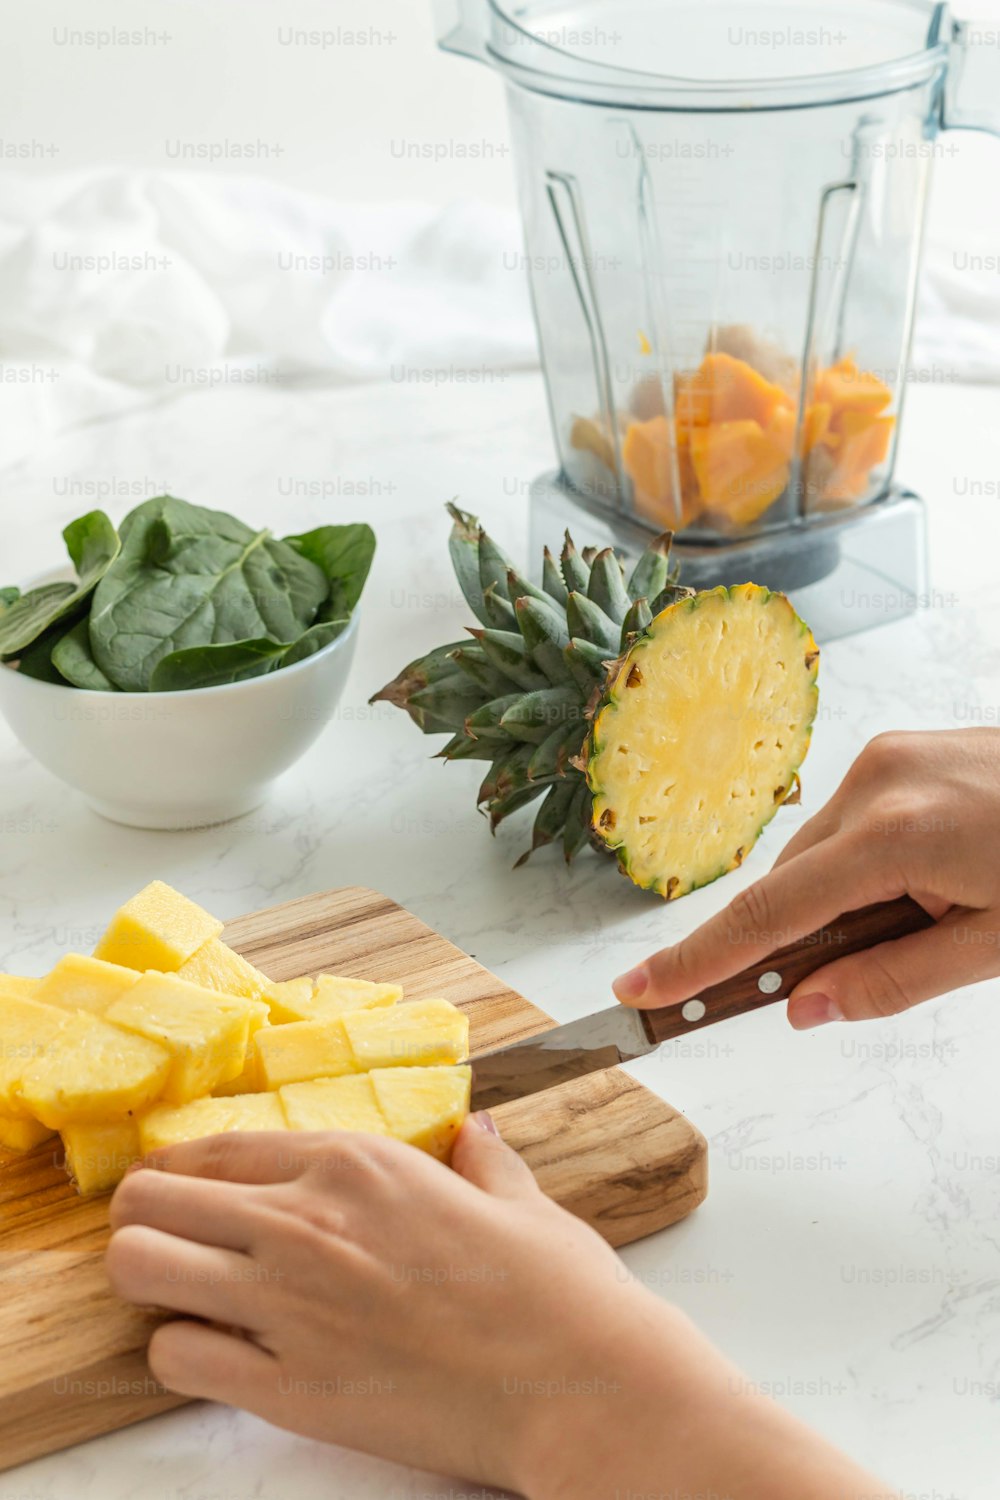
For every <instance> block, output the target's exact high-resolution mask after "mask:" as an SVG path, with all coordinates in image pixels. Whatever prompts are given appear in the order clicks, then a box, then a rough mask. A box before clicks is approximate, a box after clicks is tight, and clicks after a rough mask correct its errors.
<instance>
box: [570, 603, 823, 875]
mask: <svg viewBox="0 0 1000 1500" xmlns="http://www.w3.org/2000/svg"><path fill="white" fill-rule="evenodd" d="M818 657H819V652H818V651H817V648H816V643H815V641H814V640H813V637H812V635H811V633H810V631H809V629H808V627H807V626H806V625H805V624H803V622H802V621H801V620H800V619H799V617H798V615H797V614H796V613H795V611H794V609H793V608H792V606H791V604H790V603H789V602H788V600H787V599H786V598H785V597H784V595H783V594H775V593H770V592H769V591H768V590H767V589H763V588H759V587H757V586H756V585H755V584H741V585H738V586H734V587H733V588H730V589H725V588H718V589H713V590H711V591H710V592H707V593H703V594H697V595H695V596H694V598H691V599H683V600H681V601H680V602H678V603H676V604H673V605H670V606H669V607H668V608H667V609H665V610H663V611H662V612H661V613H660V614H659V615H658V616H657V617H656V619H655V620H654V621H653V622H652V624H651V625H650V626H649V628H648V630H647V631H646V632H645V634H644V635H642V636H641V637H640V638H639V640H638V641H637V642H636V643H635V645H633V646H632V648H631V649H630V650H629V651H628V652H627V653H626V655H625V656H624V657H623V658H622V660H621V662H620V663H618V664H617V666H616V668H615V671H614V674H613V676H612V678H611V679H610V681H609V683H608V685H607V687H606V689H605V693H604V697H603V701H602V702H601V704H600V706H599V707H598V709H597V712H596V714H595V718H594V728H593V736H592V746H591V749H590V752H589V758H588V762H587V779H588V782H589V785H590V789H591V791H592V793H593V797H594V806H593V829H594V833H595V834H596V836H597V837H598V838H599V839H600V840H602V841H603V842H604V843H605V844H606V845H607V846H608V848H610V849H612V850H614V852H615V854H616V855H617V857H618V863H619V865H620V866H621V869H622V870H623V872H624V873H625V874H627V875H628V876H629V877H630V879H632V880H633V881H635V883H636V884H637V885H639V886H642V887H644V888H645V889H648V890H654V891H656V892H658V893H659V894H660V895H661V896H665V897H667V898H668V899H674V898H676V897H679V896H684V895H687V894H688V892H690V891H693V890H696V889H697V888H698V887H699V886H703V885H707V884H708V883H709V882H710V881H712V880H715V879H716V878H717V877H718V876H720V875H724V874H725V873H726V872H727V871H729V870H732V869H734V868H735V867H736V866H737V865H739V864H741V863H742V861H743V859H744V858H745V856H746V855H747V854H749V852H750V850H751V848H752V847H753V845H754V843H755V842H756V841H757V838H758V837H759V835H760V833H761V831H762V829H763V828H764V827H765V825H766V824H767V823H768V822H770V820H771V818H772V817H773V816H774V814H775V813H776V812H777V810H778V808H779V807H780V806H781V805H782V804H783V803H785V802H788V801H790V800H793V799H794V798H795V797H796V796H797V793H798V775H797V773H798V769H799V767H800V765H801V764H802V761H803V760H804V759H805V756H806V753H807V751H808V749H809V740H810V734H811V730H812V723H813V719H814V717H815V714H816V707H817V697H818V689H817V685H816V675H817V662H818Z"/></svg>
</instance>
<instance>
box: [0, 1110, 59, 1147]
mask: <svg viewBox="0 0 1000 1500" xmlns="http://www.w3.org/2000/svg"><path fill="white" fill-rule="evenodd" d="M52 1134H53V1132H52V1131H51V1130H50V1129H49V1128H48V1126H47V1125H42V1124H41V1123H40V1122H39V1121H38V1120H29V1119H28V1117H27V1116H25V1118H24V1119H23V1120H19V1119H18V1118H17V1117H16V1116H15V1115H0V1146H5V1147H6V1148H7V1150H8V1151H33V1150H34V1148H35V1147H36V1146H40V1145H41V1144H42V1142H43V1141H48V1140H51V1138H52Z"/></svg>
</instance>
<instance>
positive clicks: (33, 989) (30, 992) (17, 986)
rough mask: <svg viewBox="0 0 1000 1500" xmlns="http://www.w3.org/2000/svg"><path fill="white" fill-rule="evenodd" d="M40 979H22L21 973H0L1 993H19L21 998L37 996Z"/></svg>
mask: <svg viewBox="0 0 1000 1500" xmlns="http://www.w3.org/2000/svg"><path fill="white" fill-rule="evenodd" d="M41 982H42V981H41V980H40V979H22V977H21V976H20V974H0V995H17V996H18V997H19V998H20V999H21V1000H34V999H35V998H36V994H37V990H38V986H39V985H40V984H41Z"/></svg>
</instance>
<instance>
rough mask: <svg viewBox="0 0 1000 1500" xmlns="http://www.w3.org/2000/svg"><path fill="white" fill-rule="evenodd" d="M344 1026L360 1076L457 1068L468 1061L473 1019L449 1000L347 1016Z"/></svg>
mask: <svg viewBox="0 0 1000 1500" xmlns="http://www.w3.org/2000/svg"><path fill="white" fill-rule="evenodd" d="M341 1020H342V1022H343V1026H344V1030H345V1031H346V1033H347V1039H348V1041H349V1042H350V1045H351V1051H352V1053H353V1055H354V1061H355V1063H356V1065H357V1067H356V1071H359V1072H364V1071H367V1070H368V1069H369V1068H399V1067H430V1066H432V1065H434V1064H436V1063H457V1062H462V1061H463V1059H464V1058H466V1057H468V1055H469V1018H468V1016H467V1015H465V1014H464V1013H463V1012H462V1011H460V1010H459V1009H458V1007H457V1006H455V1005H451V1004H450V1003H449V1002H448V1001H447V1000H407V1001H405V1002H404V1004H402V1005H395V1006H393V1007H392V1008H391V1009H387V1010H355V1011H348V1013H347V1014H346V1015H345V1016H343V1017H341ZM313 1076H314V1077H316V1076H318V1075H316V1074H314V1075H313Z"/></svg>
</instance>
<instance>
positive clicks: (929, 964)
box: [614, 729, 1000, 1031]
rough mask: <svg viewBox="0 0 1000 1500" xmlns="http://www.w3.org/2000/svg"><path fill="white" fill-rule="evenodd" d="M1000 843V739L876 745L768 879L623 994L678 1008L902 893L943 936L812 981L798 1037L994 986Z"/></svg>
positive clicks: (652, 963) (974, 736)
mask: <svg viewBox="0 0 1000 1500" xmlns="http://www.w3.org/2000/svg"><path fill="white" fill-rule="evenodd" d="M998 843H1000V730H996V729H963V730H950V731H945V732H941V733H930V734H884V735H880V736H879V737H878V738H877V739H875V740H872V742H871V743H870V744H869V745H868V746H867V747H866V749H865V750H864V751H862V753H861V755H860V756H859V757H858V759H857V760H856V761H855V762H854V765H853V766H852V767H851V769H850V771H849V772H848V773H847V776H846V777H845V778H844V781H843V783H842V784H841V786H840V788H839V790H838V791H837V792H836V794H835V795H834V796H833V797H832V798H831V800H830V801H829V802H828V803H827V805H826V806H825V807H824V808H823V809H822V810H821V811H820V812H818V813H817V814H816V816H815V817H814V818H811V819H810V820H809V822H808V823H806V824H805V826H804V827H803V828H802V829H801V830H800V831H799V833H798V834H796V836H795V838H793V839H792V841H791V843H789V845H788V846H787V848H786V849H785V850H784V851H783V853H782V854H781V856H780V857H779V859H778V860H777V861H776V863H775V866H774V869H773V870H772V871H771V873H770V874H769V875H765V876H764V878H763V879H762V880H758V881H757V882H756V884H755V885H752V886H748V887H747V889H746V890H744V891H741V892H740V894H739V895H738V896H737V897H736V898H735V900H734V901H732V902H731V903H730V904H729V906H727V907H726V908H725V910H723V911H721V912H720V913H719V914H718V915H717V916H715V917H713V918H712V919H711V920H710V921H708V922H706V923H705V924H704V925H703V926H702V927H700V928H699V929H698V930H697V931H696V932H693V933H692V934H691V935H690V937H687V938H685V939H684V940H683V941H682V942H680V943H677V944H676V945H675V946H674V947H672V948H664V949H662V950H661V951H660V952H659V953H654V954H653V955H652V957H651V958H649V959H647V960H646V962H645V963H643V964H640V965H639V967H638V968H636V969H633V970H631V971H630V972H629V973H628V974H624V975H622V977H621V978H620V979H618V980H616V981H615V985H614V989H615V994H616V995H617V996H618V999H619V1000H621V1001H622V1002H623V1003H624V1004H627V1005H628V1004H632V1005H641V1006H643V1007H645V1008H647V1009H648V1008H656V1007H659V1006H665V1005H678V1004H680V1003H681V1002H682V1001H684V1000H687V999H688V998H690V996H692V995H695V994H697V993H698V991H699V990H701V989H704V988H705V987H706V986H707V985H710V984H717V983H719V982H720V981H722V980H724V979H728V978H730V977H731V976H732V975H734V974H737V973H739V972H740V970H741V969H744V968H746V967H747V966H748V965H750V964H754V963H757V962H758V961H759V960H760V959H763V958H766V957H767V956H768V954H769V953H773V952H775V951H776V950H777V949H778V948H781V947H783V946H784V945H785V944H786V943H791V942H794V941H796V939H798V938H801V937H805V936H806V935H807V934H808V933H811V932H815V930H816V929H817V928H818V927H821V926H822V925H823V924H824V923H826V922H829V921H831V920H833V919H834V918H835V917H838V916H840V915H841V913H842V912H845V911H854V910H855V909H856V908H858V907H860V906H865V905H867V904H868V903H869V902H879V901H891V900H893V899H894V898H895V897H897V896H903V895H908V896H912V897H913V899H914V900H915V901H918V902H919V903H920V905H921V906H923V907H924V909H925V911H927V912H929V913H930V915H931V916H932V917H934V918H936V919H937V920H936V922H935V925H934V926H932V927H928V928H926V929H925V930H924V931H922V932H918V933H915V934H914V935H913V936H912V937H906V938H902V939H900V940H899V941H896V942H892V943H883V944H881V945H880V946H879V947H877V948H871V949H868V951H867V952H862V953H854V954H852V955H851V956H850V957H848V958H841V959H837V958H834V959H833V961H832V962H831V963H829V964H826V965H824V967H823V968H821V969H818V970H816V971H815V972H814V973H813V974H811V975H810V976H809V978H808V979H807V980H805V981H804V982H803V983H802V984H800V985H799V986H798V988H797V989H795V990H793V991H792V994H791V995H790V997H789V1003H788V1019H789V1021H790V1022H791V1024H792V1025H793V1026H794V1027H795V1028H796V1029H797V1030H800V1031H804V1030H808V1029H809V1028H811V1027H814V1026H822V1025H824V1024H825V1023H827V1022H830V1021H845V1020H846V1021H865V1020H871V1019H874V1018H876V1017H879V1016H889V1015H895V1014H896V1013H897V1012H899V1011H904V1010H907V1009H908V1008H909V1007H910V1006H913V1005H918V1004H919V1003H920V1002H921V1001H923V1000H930V999H933V998H934V996H936V995H943V994H946V993H947V992H948V991H949V990H953V989H959V988H961V987H962V986H963V985H966V984H974V983H976V982H977V981H978V980H981V979H989V978H993V977H995V976H996V975H998V974H1000V871H998V867H997V862H996V859H995V857H994V855H993V851H994V850H995V849H996V847H997V845H998ZM984 851H988V852H987V853H985V854H984Z"/></svg>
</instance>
